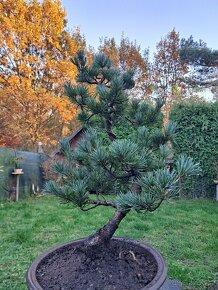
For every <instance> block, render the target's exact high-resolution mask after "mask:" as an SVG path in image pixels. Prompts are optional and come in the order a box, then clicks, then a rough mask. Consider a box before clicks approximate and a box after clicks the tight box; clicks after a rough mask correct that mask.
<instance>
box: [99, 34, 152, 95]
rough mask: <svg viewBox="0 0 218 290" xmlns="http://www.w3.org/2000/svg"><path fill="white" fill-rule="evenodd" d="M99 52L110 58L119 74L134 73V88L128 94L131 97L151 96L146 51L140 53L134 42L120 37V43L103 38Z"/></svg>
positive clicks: (112, 39)
mask: <svg viewBox="0 0 218 290" xmlns="http://www.w3.org/2000/svg"><path fill="white" fill-rule="evenodd" d="M99 52H101V53H104V54H105V55H106V56H108V57H110V59H111V61H112V63H113V65H114V67H116V68H117V69H118V70H119V71H120V72H124V71H126V70H133V71H134V73H135V74H134V75H135V77H134V81H135V87H134V88H133V89H132V90H131V91H130V92H129V94H130V95H131V96H133V97H137V98H146V97H148V96H149V95H150V94H151V86H150V84H151V83H150V75H149V71H148V51H147V50H145V51H144V52H143V51H141V48H140V46H139V45H138V44H137V42H136V41H131V40H129V38H128V37H124V35H122V37H121V40H120V43H119V44H118V43H116V41H115V39H114V38H113V37H112V38H103V39H101V44H100V46H99Z"/></svg>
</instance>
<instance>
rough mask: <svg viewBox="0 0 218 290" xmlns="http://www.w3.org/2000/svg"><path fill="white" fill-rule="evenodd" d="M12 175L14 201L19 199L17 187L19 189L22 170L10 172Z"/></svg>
mask: <svg viewBox="0 0 218 290" xmlns="http://www.w3.org/2000/svg"><path fill="white" fill-rule="evenodd" d="M12 174H14V175H16V201H18V199H19V187H20V175H21V174H23V171H22V170H19V171H16V169H15V170H14V171H13V172H12Z"/></svg>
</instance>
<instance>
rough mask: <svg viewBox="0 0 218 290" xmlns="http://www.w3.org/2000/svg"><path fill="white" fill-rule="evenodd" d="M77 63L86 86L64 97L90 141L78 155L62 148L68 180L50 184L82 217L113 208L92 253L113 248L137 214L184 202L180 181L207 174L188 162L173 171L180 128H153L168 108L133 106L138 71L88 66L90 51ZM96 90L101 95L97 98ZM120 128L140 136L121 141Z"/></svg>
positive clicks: (106, 64) (59, 167) (98, 61)
mask: <svg viewBox="0 0 218 290" xmlns="http://www.w3.org/2000/svg"><path fill="white" fill-rule="evenodd" d="M73 63H74V64H75V65H76V67H77V69H78V75H77V81H78V82H79V83H80V84H79V85H78V86H76V87H75V86H73V85H71V84H70V83H68V84H66V86H65V92H66V94H67V96H68V97H69V98H70V99H71V101H72V102H73V103H74V104H76V105H77V106H78V107H79V108H80V110H81V112H80V114H79V120H80V122H82V124H83V126H85V127H86V133H85V136H84V138H83V139H82V140H81V141H80V142H79V144H78V146H77V148H76V149H75V150H74V151H73V150H72V148H70V145H69V142H68V141H67V140H62V141H61V142H60V150H61V152H62V153H63V155H64V157H65V159H66V160H65V162H64V163H62V162H60V161H59V162H57V163H56V165H55V169H56V171H57V172H58V173H59V174H60V175H61V176H62V178H61V179H60V180H61V181H59V182H54V181H49V182H48V183H47V184H46V186H45V191H46V192H48V193H53V194H56V195H57V196H59V197H61V198H62V199H63V200H64V201H66V202H69V203H72V204H73V205H74V206H76V207H79V208H80V209H81V210H82V211H88V210H91V209H93V208H96V207H99V206H101V207H104V206H106V207H108V206H109V207H112V208H114V210H115V213H114V215H113V217H112V218H111V219H110V220H109V222H108V223H107V224H106V225H105V226H104V227H102V228H101V229H99V230H98V231H97V232H96V233H94V234H93V235H91V236H89V237H88V238H87V245H89V246H93V245H95V246H97V245H101V244H104V243H107V242H108V241H109V240H110V238H111V237H112V236H113V234H114V233H115V231H116V229H117V228H118V226H119V224H120V222H121V221H122V220H123V218H125V216H126V215H127V214H128V213H129V212H130V211H135V212H144V213H147V212H153V211H155V210H156V209H157V208H158V207H159V206H160V205H161V204H162V202H163V201H164V200H166V199H167V198H170V197H173V196H175V195H177V193H178V191H179V187H178V184H179V181H180V180H181V178H184V177H185V176H191V175H194V174H199V172H200V169H199V166H198V164H194V163H193V161H192V159H191V158H189V157H187V158H185V157H184V156H183V155H181V156H179V158H178V159H177V160H175V161H174V167H173V169H172V168H171V169H169V168H168V166H167V165H168V159H169V157H170V156H171V153H172V152H171V151H170V149H169V147H168V146H167V142H168V141H172V138H173V134H174V132H175V128H176V127H175V124H173V123H168V124H167V125H165V127H162V128H160V129H157V128H156V129H148V127H147V126H146V125H147V124H148V123H155V122H157V120H158V116H159V114H160V110H161V107H162V106H163V102H162V101H161V100H159V99H157V100H156V104H155V106H154V107H150V106H148V105H147V104H145V103H144V102H142V101H134V102H131V103H130V101H129V99H128V96H127V93H126V91H127V90H129V89H132V88H133V86H134V81H133V72H132V71H127V72H124V73H120V72H118V71H117V70H116V69H114V68H113V67H112V65H111V61H110V59H109V58H108V57H106V56H104V55H96V56H95V58H94V60H93V62H92V64H91V65H89V66H88V65H87V62H86V56H85V54H84V52H83V51H79V52H78V53H77V56H76V57H75V58H74V59H73ZM90 85H93V86H94V88H95V94H93V95H90V93H89V86H90ZM92 91H93V90H92ZM93 120H94V121H93ZM121 120H125V121H126V123H129V124H130V126H131V127H132V128H133V130H132V133H131V134H129V135H128V136H126V138H122V139H119V138H118V137H117V135H116V134H115V132H114V125H116V124H117V123H119V122H120V121H121ZM95 126H98V128H95ZM149 128H152V127H149ZM102 132H104V133H106V136H107V138H106V140H105V139H102V137H101V136H102V134H101V133H102ZM106 195H107V198H105V196H106ZM110 196H112V198H111V199H109V197H110Z"/></svg>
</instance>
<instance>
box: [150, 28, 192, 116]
mask: <svg viewBox="0 0 218 290" xmlns="http://www.w3.org/2000/svg"><path fill="white" fill-rule="evenodd" d="M179 49H180V39H179V33H177V32H176V31H175V30H172V31H171V32H169V33H168V34H167V36H166V37H164V38H163V39H161V41H160V42H159V43H158V44H157V52H156V53H155V54H154V62H153V65H152V79H153V90H154V95H155V96H160V97H161V98H162V99H163V100H164V101H165V106H164V111H165V118H166V120H168V118H169V112H170V108H171V105H172V103H173V102H174V101H175V100H178V99H181V98H183V97H185V96H187V95H188V87H187V86H186V85H185V84H184V83H183V82H182V79H183V78H184V75H185V74H186V73H187V72H188V66H187V64H186V63H184V62H182V61H181V59H180V54H179Z"/></svg>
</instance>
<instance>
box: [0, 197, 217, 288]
mask: <svg viewBox="0 0 218 290" xmlns="http://www.w3.org/2000/svg"><path fill="white" fill-rule="evenodd" d="M101 209H102V208H96V209H95V210H93V211H90V212H81V211H79V210H77V209H72V208H71V207H70V206H69V205H66V204H60V203H59V201H58V200H57V199H56V198H54V197H41V198H35V199H27V200H23V201H19V202H17V203H2V204H0V257H1V258H0V289H1V290H22V289H26V286H25V272H26V269H27V268H28V266H29V265H30V263H31V262H32V261H33V260H34V258H35V257H36V256H37V255H39V254H40V253H41V252H42V251H44V250H46V249H47V248H49V247H51V246H54V245H56V244H58V243H61V242H65V241H68V240H72V239H77V238H80V237H85V236H87V235H89V234H90V233H93V232H94V231H95V230H96V229H97V228H98V227H99V226H102V225H103V224H104V223H105V222H106V221H107V220H108V218H109V217H110V216H111V214H112V212H113V210H111V209H108V208H104V209H103V210H101ZM117 235H118V236H124V237H128V238H133V239H140V240H144V241H145V242H146V243H148V244H150V245H151V246H153V247H156V248H157V249H158V250H159V251H160V252H161V254H162V255H163V257H164V258H165V261H166V262H167V264H168V268H169V277H170V278H172V279H179V280H181V281H182V282H183V289H196V290H204V289H207V285H209V284H211V283H214V282H217V281H218V275H217V273H218V203H216V202H215V201H208V200H198V201H196V200H183V201H174V202H170V203H165V204H164V205H163V206H162V207H161V208H159V209H158V210H157V211H156V212H154V213H152V214H145V215H144V214H134V213H131V214H129V215H128V216H127V218H126V219H125V220H124V221H123V222H122V223H121V226H120V229H119V230H118V231H117Z"/></svg>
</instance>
